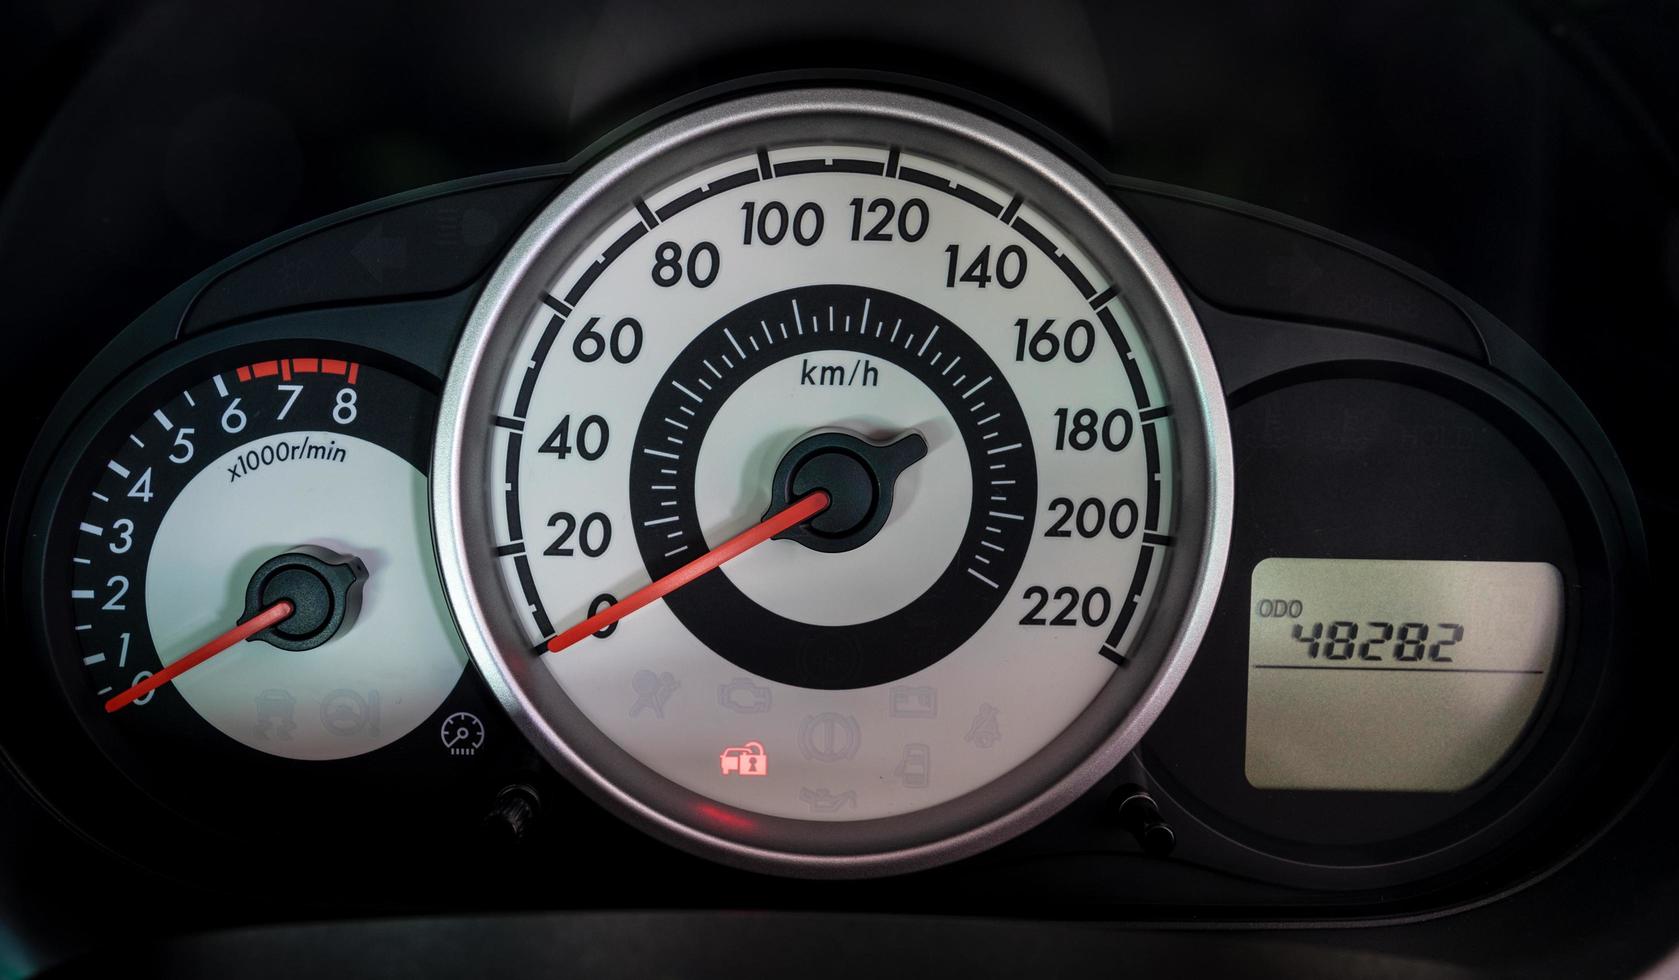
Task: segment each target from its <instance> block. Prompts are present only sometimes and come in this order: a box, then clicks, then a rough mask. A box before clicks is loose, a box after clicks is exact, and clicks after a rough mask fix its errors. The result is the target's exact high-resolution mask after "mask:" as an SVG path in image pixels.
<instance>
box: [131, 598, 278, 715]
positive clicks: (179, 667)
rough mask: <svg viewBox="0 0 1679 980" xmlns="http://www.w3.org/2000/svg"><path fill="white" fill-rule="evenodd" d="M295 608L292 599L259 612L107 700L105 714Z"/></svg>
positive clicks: (139, 696) (184, 671)
mask: <svg viewBox="0 0 1679 980" xmlns="http://www.w3.org/2000/svg"><path fill="white" fill-rule="evenodd" d="M293 609H294V607H293V606H292V604H291V600H289V599H281V600H280V601H279V602H276V603H274V604H273V605H272V606H269V607H268V608H267V609H264V610H263V611H262V612H259V613H257V614H256V615H255V616H252V617H251V618H250V619H247V620H245V621H244V622H243V623H240V624H239V625H238V626H235V627H233V628H232V629H230V630H228V631H227V632H226V633H223V634H222V635H221V636H218V637H216V638H215V639H213V640H211V641H210V642H209V643H206V644H204V645H203V646H201V647H199V648H198V649H196V650H194V651H193V652H191V653H189V654H187V655H186V656H184V657H182V658H181V659H179V660H177V661H175V662H174V663H172V664H170V665H169V666H167V667H165V668H163V669H162V670H160V671H158V672H157V673H155V674H153V675H152V676H150V677H148V678H146V679H145V680H143V681H141V682H140V683H138V684H136V685H134V686H133V687H131V688H129V689H128V690H126V691H124V692H122V693H121V694H119V695H117V696H116V697H114V698H112V699H111V700H109V701H106V702H105V711H106V712H107V713H109V712H112V711H116V710H117V709H119V708H122V707H124V706H125V705H129V704H132V703H134V702H135V701H137V700H139V699H140V698H143V697H145V696H146V695H148V694H150V693H152V692H153V691H155V690H157V689H158V688H160V687H162V686H163V685H165V684H167V683H169V682H170V681H172V680H174V679H175V678H177V677H179V676H181V675H182V674H184V673H186V672H187V671H189V670H191V669H193V668H194V667H197V666H198V665H199V664H201V663H203V662H204V661H206V660H209V659H210V658H211V657H214V656H215V655H216V654H218V653H221V652H222V651H223V650H226V649H227V648H228V647H230V646H233V645H234V644H237V643H241V642H243V641H245V640H248V639H250V638H251V637H253V636H255V635H257V634H258V633H261V632H262V631H263V630H265V629H267V628H269V627H270V626H273V625H275V624H276V623H282V622H285V620H286V618H287V617H288V616H290V615H291V614H292V611H293Z"/></svg>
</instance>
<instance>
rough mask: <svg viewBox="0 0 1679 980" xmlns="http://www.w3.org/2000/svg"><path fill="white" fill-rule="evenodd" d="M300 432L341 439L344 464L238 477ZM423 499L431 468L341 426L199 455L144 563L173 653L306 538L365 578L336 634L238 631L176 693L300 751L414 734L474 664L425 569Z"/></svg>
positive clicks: (153, 610)
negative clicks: (276, 636)
mask: <svg viewBox="0 0 1679 980" xmlns="http://www.w3.org/2000/svg"><path fill="white" fill-rule="evenodd" d="M305 437H309V438H313V439H315V440H316V441H317V442H318V443H320V444H326V443H328V442H329V441H330V442H331V443H332V444H333V445H335V446H337V447H340V448H342V449H343V450H344V452H345V457H344V459H343V461H342V462H340V463H336V464H334V465H332V466H330V467H327V466H314V467H308V466H304V465H302V464H299V465H295V466H290V467H286V466H271V467H263V468H260V469H256V470H253V471H252V472H250V473H249V474H248V475H246V476H244V477H242V478H241V479H240V481H239V483H238V484H237V485H236V486H231V487H230V486H229V485H228V482H227V479H226V472H227V469H228V467H230V466H231V465H233V463H234V461H235V460H236V459H237V458H238V457H239V456H240V455H242V454H243V453H245V452H247V451H249V450H252V449H257V448H261V447H262V446H263V445H266V444H269V443H279V442H295V441H298V440H300V439H303V438H305ZM425 499H426V478H425V474H423V473H421V472H420V471H419V470H417V469H415V468H414V466H413V465H412V464H411V463H409V462H408V461H407V460H405V459H403V458H402V457H400V456H398V455H397V454H396V453H393V452H391V451H390V450H389V449H386V448H385V447H383V446H380V445H378V444H376V443H373V442H369V441H367V440H365V439H361V438H358V437H356V436H351V435H347V434H345V433H343V432H287V433H284V434H282V435H278V436H270V437H267V438H265V439H261V440H258V441H256V442H251V443H246V444H244V445H241V446H238V447H236V448H234V449H232V450H230V451H228V452H226V453H224V454H223V455H222V456H221V457H220V458H219V459H217V460H215V461H213V462H211V463H210V464H209V465H207V466H205V467H204V468H203V470H202V471H200V472H199V473H198V475H197V476H195V477H193V479H192V481H191V482H189V483H188V484H187V485H186V487H185V488H184V489H182V491H181V494H180V496H179V497H178V498H176V500H175V502H174V504H173V505H172V506H171V507H170V508H169V512H168V513H167V514H166V515H165V516H164V518H163V521H162V523H161V524H160V525H159V527H158V532H157V539H156V541H155V543H154V544H153V545H152V551H151V557H150V559H149V561H150V567H151V568H152V569H153V570H154V573H153V574H150V575H148V576H147V581H148V583H149V584H148V586H147V588H146V619H147V622H148V623H150V624H151V630H152V641H153V643H154V644H155V645H156V647H157V650H158V652H159V654H160V656H161V659H162V662H163V663H164V664H166V665H167V664H169V663H172V662H174V661H175V660H176V659H177V658H179V657H181V656H184V655H185V654H187V653H188V652H190V651H191V650H192V649H193V648H195V647H197V646H198V645H199V644H201V643H203V642H204V641H205V640H206V639H207V638H209V637H212V636H215V635H216V634H217V633H219V632H221V631H222V630H225V629H226V628H227V625H228V624H229V623H234V622H237V621H238V620H239V617H240V616H241V615H242V614H243V613H244V610H245V589H246V586H247V584H248V583H249V582H250V580H251V576H252V575H253V574H254V573H255V572H256V570H257V568H258V567H259V566H261V565H262V563H263V562H265V561H268V560H269V559H270V558H273V557H275V556H276V555H280V554H284V553H285V552H287V551H289V550H291V549H292V548H294V547H296V546H297V545H300V544H307V545H318V546H320V547H324V548H328V549H331V550H333V551H337V552H339V553H341V554H351V555H355V556H357V557H358V558H360V559H361V560H362V562H363V563H364V564H365V565H366V566H367V570H368V577H367V581H366V583H364V585H363V586H362V604H361V611H360V614H359V615H358V616H357V618H356V621H355V625H354V626H353V627H351V628H350V629H348V630H346V631H344V632H343V633H342V634H341V635H339V636H335V637H334V638H333V639H331V640H329V641H327V642H326V643H324V644H322V645H321V646H319V647H317V648H315V649H313V650H301V651H289V650H279V649H276V648H274V647H272V646H269V645H268V644H266V643H261V642H247V643H241V644H239V645H237V646H235V647H234V648H232V649H230V650H228V651H227V652H225V653H223V654H220V655H219V656H216V657H213V658H211V659H210V660H208V661H206V662H205V663H203V664H201V665H199V666H198V667H195V668H193V669H192V670H189V671H187V672H186V673H184V674H182V675H181V676H179V677H178V678H176V679H175V681H174V684H175V688H176V690H178V691H179V692H180V693H181V696H182V697H183V698H185V699H186V701H187V703H188V704H190V705H192V707H193V709H194V710H195V711H197V712H198V713H199V714H200V715H202V716H203V717H204V720H205V721H207V722H209V723H210V724H212V725H214V726H215V727H216V728H218V729H220V730H221V731H222V732H223V733H224V734H226V735H227V736H228V737H229V738H232V739H234V740H236V741H239V742H242V743H244V744H245V745H248V746H250V747H251V748H253V749H257V750H259V751H262V752H267V753H269V754H271V755H277V756H283V757H285V758H290V759H343V758H348V757H350V756H355V755H361V754H362V753H365V752H371V751H373V750H374V749H377V748H381V747H383V746H386V745H389V744H390V743H392V742H394V741H396V740H397V739H399V738H401V737H402V736H404V735H407V734H408V733H409V732H411V731H413V730H414V728H415V727H416V726H417V725H419V724H420V723H421V722H423V721H425V720H426V719H427V718H429V717H431V714H432V712H434V711H436V710H437V708H438V706H439V705H441V704H442V703H443V699H444V698H446V697H448V695H449V692H450V691H452V690H454V688H455V685H456V683H458V682H459V681H460V678H461V671H462V670H464V669H465V667H466V654H465V653H464V652H463V651H462V650H461V649H460V647H459V645H458V644H456V643H455V642H453V640H452V639H451V638H452V637H453V635H454V625H453V623H451V622H450V620H449V611H448V606H447V605H446V604H445V603H444V599H443V592H442V587H441V585H440V584H439V583H438V581H437V576H436V575H433V574H432V572H431V570H432V568H433V567H434V566H435V565H436V558H435V557H434V556H433V553H432V543H431V533H430V528H428V527H427V526H426V525H427V521H426V510H425ZM253 515H261V520H253V519H252V518H253Z"/></svg>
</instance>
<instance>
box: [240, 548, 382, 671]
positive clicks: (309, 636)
mask: <svg viewBox="0 0 1679 980" xmlns="http://www.w3.org/2000/svg"><path fill="white" fill-rule="evenodd" d="M366 580H367V566H366V565H364V564H362V561H361V559H360V558H357V557H355V556H354V555H341V554H339V553H337V552H336V551H331V550H329V549H327V548H320V547H316V546H314V545H306V544H305V545H298V546H297V547H295V548H293V549H292V550H290V551H288V552H286V553H285V554H283V555H277V556H275V557H273V558H270V559H269V560H268V561H265V562H263V563H262V565H261V567H259V568H258V569H257V570H256V572H255V573H253V574H252V575H251V582H250V585H248V586H246V588H245V613H244V615H243V616H240V617H239V621H240V622H241V623H243V622H245V621H246V620H248V619H250V618H251V617H252V616H255V615H256V614H257V613H260V612H262V611H263V610H264V609H267V608H269V607H270V606H272V605H274V604H275V603H277V602H279V601H281V600H282V599H284V600H287V601H289V602H290V603H291V604H292V608H293V612H292V614H291V615H290V616H288V617H286V619H284V620H282V621H281V622H279V623H276V624H274V625H273V626H270V627H269V628H268V629H265V630H263V631H262V632H260V633H258V634H256V635H255V636H252V637H251V639H253V640H261V641H262V642H264V643H267V644H269V645H270V646H274V647H278V648H279V649H281V650H313V649H314V648H316V647H318V646H320V645H321V644H323V643H325V642H326V641H328V640H330V639H332V638H333V637H334V636H337V635H338V634H339V633H340V632H342V631H343V630H346V629H349V628H350V626H351V625H353V624H354V623H355V620H356V614H357V613H358V612H360V611H361V585H362V583H363V582H365V581H366Z"/></svg>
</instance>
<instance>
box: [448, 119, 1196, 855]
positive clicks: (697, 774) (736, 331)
mask: <svg viewBox="0 0 1679 980" xmlns="http://www.w3.org/2000/svg"><path fill="white" fill-rule="evenodd" d="M451 388H452V390H453V396H452V397H454V398H457V399H459V401H458V402H452V403H451V408H456V407H457V406H458V409H457V410H455V411H450V412H448V413H446V418H445V420H444V426H443V431H442V433H441V436H440V439H439V442H438V453H439V456H438V462H437V464H436V465H438V466H440V467H441V468H440V469H439V473H440V474H446V478H445V479H441V480H439V481H437V483H436V487H437V496H436V498H435V508H436V519H437V522H438V529H439V537H440V541H441V544H442V548H443V549H444V567H445V577H446V580H448V582H449V584H450V587H451V589H452V590H453V592H454V595H453V598H454V600H455V601H456V603H457V609H458V610H459V611H461V612H462V614H463V620H464V621H465V623H466V625H467V634H468V635H467V639H468V643H469V645H470V646H472V647H473V649H474V653H475V655H477V656H479V657H480V659H481V662H482V663H483V664H484V666H485V667H486V670H487V672H488V673H490V674H491V675H493V677H494V678H495V680H496V682H498V683H499V684H500V685H501V687H502V694H503V698H504V700H505V701H506V702H507V703H508V705H509V706H510V707H511V708H512V709H513V711H514V713H515V715H516V716H518V717H520V718H521V720H522V721H523V722H524V723H525V724H526V725H527V727H528V730H529V731H530V732H531V733H532V734H533V735H534V736H535V738H536V740H537V741H538V743H539V747H543V748H545V749H547V750H548V751H549V752H550V755H551V757H552V758H554V759H555V760H556V761H558V762H560V763H561V764H562V765H563V766H564V767H565V768H567V769H568V770H570V771H571V772H573V773H574V774H578V775H580V776H582V778H583V780H584V782H585V785H586V786H588V787H590V788H592V789H595V790H597V791H601V795H602V796H603V797H604V798H606V799H608V800H611V801H613V802H615V803H618V804H620V805H622V806H624V807H625V809H626V810H627V811H628V812H631V813H632V814H634V815H635V816H637V817H638V818H639V819H642V820H643V821H644V822H646V823H647V824H648V825H649V826H652V827H653V828H655V829H657V830H659V831H662V832H665V833H666V834H667V835H668V836H671V837H673V838H675V839H677V840H679V841H682V842H685V843H689V844H691V845H697V846H700V847H702V848H704V849H706V850H707V851H708V852H709V853H713V854H718V855H721V856H724V857H727V858H732V859H734V860H737V861H746V862H750V863H756V864H759V865H763V866H768V867H773V868H776V869H779V870H790V871H804V872H811V873H844V872H853V873H865V872H868V871H872V870H883V869H886V868H889V867H905V866H912V865H914V864H924V863H928V862H930V861H936V860H940V859H943V858H947V857H950V856H953V855H955V854H958V853H961V852H963V851H966V850H972V849H974V848H975V847H978V846H982V845H983V844H984V843H986V842H989V841H991V840H995V839H997V838H998V837H999V836H1002V835H1004V834H1007V833H1010V832H1014V831H1017V830H1018V829H1021V828H1023V827H1024V826H1027V825H1029V824H1030V823H1031V822H1033V821H1034V820H1036V819H1041V818H1042V816H1044V815H1047V813H1048V812H1050V811H1051V810H1052V809H1053V808H1054V806H1055V805H1057V803H1058V802H1061V801H1064V799H1065V797H1066V793H1067V792H1068V791H1069V790H1070V789H1071V788H1073V787H1076V786H1078V785H1080V784H1083V783H1087V782H1088V781H1089V780H1091V779H1093V778H1095V775H1096V774H1098V773H1099V772H1100V770H1101V768H1102V767H1103V766H1104V765H1106V764H1111V762H1112V761H1114V759H1116V758H1117V755H1118V753H1121V752H1123V751H1125V750H1126V749H1128V748H1129V746H1130V744H1131V743H1132V742H1134V741H1135V739H1136V737H1137V736H1138V735H1140V733H1141V730H1142V727H1143V726H1144V725H1146V723H1147V721H1148V719H1149V718H1150V717H1152V715H1153V713H1154V712H1155V711H1157V710H1158V707H1159V703H1160V702H1161V701H1162V700H1163V699H1164V697H1165V696H1166V695H1167V693H1169V690H1170V688H1171V686H1172V684H1173V683H1175V680H1176V677H1177V675H1178V673H1179V672H1181V669H1182V666H1183V661H1184V658H1185V657H1187V655H1188V653H1189V651H1190V647H1191V646H1192V644H1193V640H1194V638H1195V636H1196V635H1197V634H1198V632H1199V630H1200V628H1201V625H1202V620H1203V619H1204V617H1205V614H1206V602H1207V596H1208V590H1209V589H1210V588H1211V587H1212V584H1213V583H1216V582H1217V579H1218V575H1217V572H1218V569H1219V566H1220V564H1221V562H1222V550H1223V547H1224V526H1223V525H1224V522H1225V521H1226V520H1227V516H1228V515H1227V510H1226V509H1227V507H1228V486H1227V481H1228V468H1227V467H1228V464H1227V461H1226V459H1225V456H1226V454H1227V449H1226V446H1225V436H1224V434H1223V418H1222V414H1221V412H1220V411H1219V409H1218V407H1217V402H1216V397H1215V398H1209V397H1208V395H1207V392H1208V391H1214V392H1215V394H1216V382H1215V380H1214V379H1213V377H1212V374H1211V368H1210V364H1209V362H1208V360H1207V358H1206V356H1205V353H1204V351H1203V349H1202V342H1201V340H1200V337H1199V334H1198V332H1197V328H1196V326H1195V323H1194V320H1193V317H1192V315H1191V314H1190V313H1189V311H1188V309H1187V306H1186V304H1185V303H1184V302H1183V300H1182V298H1181V295H1180V294H1179V293H1178V292H1177V290H1176V288H1175V286H1173V284H1172V283H1171V282H1170V281H1169V279H1168V278H1167V277H1166V276H1165V274H1164V273H1163V271H1162V270H1161V268H1160V266H1159V263H1158V260H1157V259H1155V258H1154V257H1153V255H1152V252H1150V251H1149V249H1148V246H1147V244H1146V243H1145V242H1143V240H1142V239H1141V237H1140V236H1139V235H1138V234H1137V233H1136V231H1135V229H1134V228H1132V227H1131V226H1130V224H1129V223H1128V222H1127V221H1126V220H1125V219H1124V217H1123V216H1122V215H1120V214H1119V213H1118V212H1117V211H1116V210H1115V209H1114V208H1113V206H1112V204H1111V203H1109V202H1107V201H1106V200H1105V199H1104V198H1103V197H1102V196H1101V194H1100V192H1099V191H1097V190H1096V189H1095V188H1094V187H1093V186H1091V185H1089V183H1088V182H1087V181H1086V180H1085V179H1084V178H1083V177H1081V176H1079V175H1078V174H1077V173H1076V172H1075V171H1073V170H1072V169H1071V168H1070V167H1068V166H1067V165H1066V164H1064V163H1062V162H1060V161H1058V160H1056V159H1055V158H1054V157H1053V156H1052V155H1051V154H1049V153H1048V152H1047V151H1045V150H1043V149H1042V148H1041V147H1038V146H1035V145H1034V144H1031V143H1029V142H1027V141H1025V140H1024V139H1021V138H1020V137H1018V136H1015V135H1014V134H1012V133H1009V132H1008V131H1006V130H1003V129H1001V128H999V127H996V126H994V125H992V124H990V123H988V122H985V121H983V120H980V119H977V118H975V117H971V116H968V115H967V114H965V113H962V112H959V111H957V110H954V109H947V108H945V107H941V106H936V105H933V104H931V103H926V102H922V101H919V100H915V99H909V98H901V97H897V96H888V95H884V94H881V93H866V94H865V93H836V92H824V93H802V94H801V93H789V94H783V95H778V96H769V97H760V98H757V99H749V100H743V101H740V102H736V103H731V104H728V105H725V106H721V107H716V108H713V109H711V110H707V111H705V112H702V113H699V114H697V115H694V116H690V117H688V118H686V119H682V120H679V121H677V122H675V123H672V124H669V125H667V126H666V127H664V128H662V129H660V130H657V131H655V132H653V133H650V134H648V135H647V136H645V137H643V138H642V139H641V140H639V141H638V142H636V143H633V144H631V145H630V146H628V147H626V148H625V149H623V150H621V151H619V152H618V153H616V154H615V155H614V156H612V157H611V158H609V159H607V160H605V161H602V162H601V163H600V164H598V165H597V166H596V167H594V168H593V169H592V170H590V171H589V172H587V173H586V174H585V175H583V176H582V177H581V178H579V180H578V181H577V183H576V184H574V185H573V187H572V188H571V189H570V190H569V191H567V192H566V193H565V194H564V195H563V196H562V197H561V198H560V199H559V200H558V201H556V202H555V203H554V204H553V205H552V206H551V207H550V208H549V209H548V210H547V211H546V212H545V213H544V214H543V215H542V216H541V217H539V218H538V220H537V221H536V223H535V224H534V225H533V227H532V228H531V229H530V231H529V232H528V233H527V235H526V236H525V238H524V239H523V241H522V242H521V243H520V244H519V245H518V246H517V247H516V249H515V251H514V253H513V254H512V256H511V257H510V258H509V260H508V262H507V264H506V265H505V266H504V267H503V269H502V270H501V271H500V273H499V274H498V275H497V277H496V278H495V280H494V281H493V282H492V283H491V285H490V287H489V289H488V290H487V292H486V294H485V297H484V298H483V300H482V301H481V303H480V306H479V308H478V310H477V312H476V313H475V316H474V319H473V322H472V324H471V325H470V326H469V329H468V334H467V337H466V339H465V341H464V343H463V345H462V348H461V351H460V354H459V355H458V358H457V362H456V368H455V375H454V377H453V378H452V379H451ZM725 560H726V563H724V561H725ZM630 610H633V611H630ZM591 616H595V617H597V618H596V619H593V620H590V622H589V624H588V628H586V629H583V628H581V627H578V624H580V623H582V622H583V621H584V620H586V619H589V618H590V617H591ZM579 629H582V632H579Z"/></svg>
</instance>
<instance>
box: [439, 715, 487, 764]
mask: <svg viewBox="0 0 1679 980" xmlns="http://www.w3.org/2000/svg"><path fill="white" fill-rule="evenodd" d="M442 734H443V747H444V748H445V749H448V750H449V754H450V755H472V754H474V753H476V752H477V751H478V750H479V749H480V748H482V747H483V745H484V723H483V722H481V721H479V720H478V716H477V715H474V714H471V713H469V712H466V711H457V712H455V713H454V714H452V715H450V716H449V717H447V718H445V719H443V731H442Z"/></svg>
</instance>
